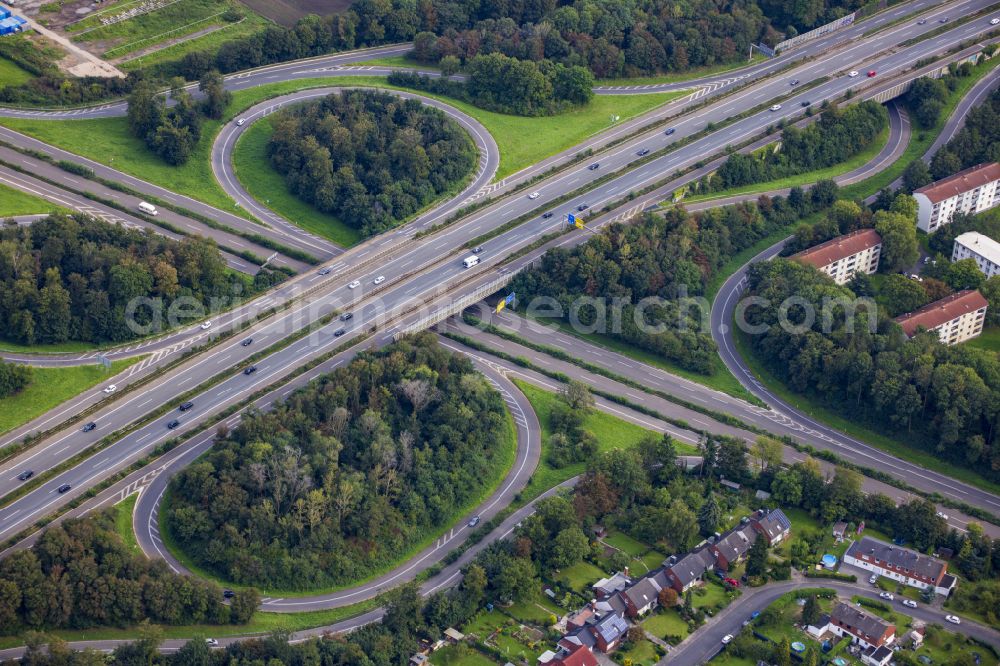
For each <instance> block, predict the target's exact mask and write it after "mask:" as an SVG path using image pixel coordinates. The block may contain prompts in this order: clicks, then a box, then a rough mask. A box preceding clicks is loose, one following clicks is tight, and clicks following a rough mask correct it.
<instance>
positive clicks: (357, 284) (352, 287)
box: [347, 280, 361, 289]
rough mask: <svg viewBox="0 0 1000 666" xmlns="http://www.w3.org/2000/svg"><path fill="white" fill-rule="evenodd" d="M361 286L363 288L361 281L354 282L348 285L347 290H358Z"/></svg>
mask: <svg viewBox="0 0 1000 666" xmlns="http://www.w3.org/2000/svg"><path fill="white" fill-rule="evenodd" d="M360 286H361V280H355V281H354V282H352V283H350V284H349V285H347V288H348V289H357V288H358V287H360Z"/></svg>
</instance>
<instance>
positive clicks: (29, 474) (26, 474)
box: [17, 469, 35, 481]
mask: <svg viewBox="0 0 1000 666" xmlns="http://www.w3.org/2000/svg"><path fill="white" fill-rule="evenodd" d="M34 475H35V473H34V472H33V471H31V470H30V469H26V470H24V471H23V472H21V473H20V474H18V475H17V480H18V481H27V480H28V479H30V478H31V477H33V476H34Z"/></svg>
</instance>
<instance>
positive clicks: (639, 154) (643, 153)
mask: <svg viewBox="0 0 1000 666" xmlns="http://www.w3.org/2000/svg"><path fill="white" fill-rule="evenodd" d="M636 155H638V156H639V157H642V156H644V155H649V148H642V149H640V150H639V152H637V153H636Z"/></svg>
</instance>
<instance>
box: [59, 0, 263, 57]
mask: <svg viewBox="0 0 1000 666" xmlns="http://www.w3.org/2000/svg"><path fill="white" fill-rule="evenodd" d="M266 23H267V21H266V19H264V18H263V17H261V16H259V15H257V14H255V13H254V12H251V11H249V10H247V9H246V8H245V7H243V6H242V5H240V4H238V3H236V2H235V0H133V1H131V2H121V3H115V4H113V5H111V6H110V7H106V8H102V9H101V10H100V11H98V12H94V13H92V14H90V15H88V16H86V17H85V18H83V19H81V20H78V21H75V22H71V23H68V24H66V25H65V26H64V27H63V30H64V31H65V32H66V33H67V34H69V36H70V37H71V38H72V39H73V41H75V42H77V43H79V44H81V45H82V46H84V47H85V48H87V49H89V50H90V51H92V52H94V53H96V54H98V55H100V56H101V57H104V58H107V59H109V60H111V61H113V62H123V61H133V60H136V59H139V58H142V60H141V63H142V64H144V65H145V64H150V61H151V60H152V59H153V56H152V54H154V53H157V54H159V53H160V52H161V50H163V51H168V52H169V57H172V58H176V57H180V56H181V55H183V54H184V53H185V52H187V51H189V50H193V49H206V48H209V46H212V45H213V42H217V43H215V44H214V45H215V46H217V45H218V43H221V42H222V41H225V40H229V39H234V38H236V37H240V36H244V35H247V34H251V33H253V32H256V31H257V30H259V29H261V27H263V26H264V25H265V24H266ZM216 33H218V34H216ZM212 36H214V37H212ZM209 37H212V40H211V41H210V42H209V43H205V42H206V40H208V38H209ZM135 64H136V63H133V65H135Z"/></svg>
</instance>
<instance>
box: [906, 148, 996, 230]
mask: <svg viewBox="0 0 1000 666" xmlns="http://www.w3.org/2000/svg"><path fill="white" fill-rule="evenodd" d="M998 182H1000V164H997V163H996V162H992V163H987V164H977V165H976V166H974V167H970V168H968V169H965V170H963V171H959V172H958V173H956V174H955V175H954V176H949V177H948V178H945V179H943V180H939V181H936V182H933V183H931V184H930V185H925V186H924V187H921V188H918V189H916V190H914V191H913V198H914V199H916V200H917V228H918V229H920V230H921V231H924V232H926V233H933V232H935V231H937V230H938V229H940V228H941V227H942V226H944V225H946V224H949V223H950V222H951V220H952V218H953V217H954V215H955V213H959V212H961V213H979V212H981V211H984V210H987V209H989V208H992V207H993V206H995V205H996V204H997V203H1000V197H997V183H998Z"/></svg>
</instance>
